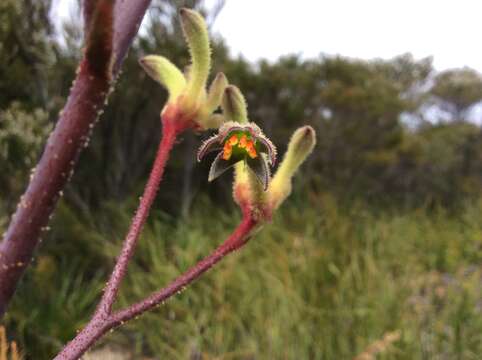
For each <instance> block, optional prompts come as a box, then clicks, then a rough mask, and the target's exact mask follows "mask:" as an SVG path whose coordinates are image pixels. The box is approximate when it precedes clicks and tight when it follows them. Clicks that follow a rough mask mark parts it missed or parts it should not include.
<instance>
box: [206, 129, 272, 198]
mask: <svg viewBox="0 0 482 360" xmlns="http://www.w3.org/2000/svg"><path fill="white" fill-rule="evenodd" d="M213 151H216V152H218V154H217V156H216V158H215V159H214V162H213V163H212V165H211V169H210V171H209V179H208V180H209V181H213V180H214V179H216V178H218V177H219V176H220V175H221V174H223V173H224V172H225V171H226V170H228V169H229V168H231V167H233V166H234V165H235V164H237V163H238V162H240V161H244V163H245V165H246V166H248V167H249V168H250V169H251V170H252V171H253V173H254V174H255V175H256V177H257V179H258V180H259V181H260V182H261V184H262V186H263V189H264V190H266V189H267V187H268V182H269V176H270V172H269V168H270V166H273V165H274V163H275V162H276V148H275V146H274V145H273V143H272V142H271V141H270V140H269V139H268V138H267V137H266V136H265V135H264V134H263V132H262V131H261V129H260V128H259V127H258V126H257V125H256V124H254V123H247V124H240V123H238V122H234V121H230V122H227V123H225V124H223V125H222V126H221V128H220V129H219V132H218V133H217V134H216V135H214V136H212V137H210V138H209V139H208V140H206V141H205V142H204V143H203V144H202V145H201V147H200V148H199V151H198V153H197V159H198V161H201V160H202V158H203V157H204V156H205V155H206V154H207V153H210V152H213Z"/></svg>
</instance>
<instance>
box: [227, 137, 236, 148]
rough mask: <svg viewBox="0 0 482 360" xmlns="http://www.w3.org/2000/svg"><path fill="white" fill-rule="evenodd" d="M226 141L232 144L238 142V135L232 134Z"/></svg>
mask: <svg viewBox="0 0 482 360" xmlns="http://www.w3.org/2000/svg"><path fill="white" fill-rule="evenodd" d="M228 143H229V144H230V145H231V146H233V145H236V144H237V143H238V137H237V136H236V135H233V136H231V137H230V138H229V140H228Z"/></svg>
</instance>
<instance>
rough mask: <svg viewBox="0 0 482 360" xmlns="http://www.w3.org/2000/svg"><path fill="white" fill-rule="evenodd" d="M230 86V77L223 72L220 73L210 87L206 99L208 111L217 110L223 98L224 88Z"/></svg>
mask: <svg viewBox="0 0 482 360" xmlns="http://www.w3.org/2000/svg"><path fill="white" fill-rule="evenodd" d="M227 86H228V79H226V76H225V75H224V74H223V73H218V74H217V75H216V77H215V78H214V80H213V82H212V83H211V86H210V87H209V91H208V97H207V99H206V110H207V112H208V113H212V112H213V111H215V110H216V109H217V108H218V107H219V106H220V105H221V100H222V98H223V94H224V90H225V89H226V87H227Z"/></svg>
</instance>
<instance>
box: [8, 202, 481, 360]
mask: <svg viewBox="0 0 482 360" xmlns="http://www.w3.org/2000/svg"><path fill="white" fill-rule="evenodd" d="M286 205H287V206H286V207H285V209H283V211H282V212H281V213H279V214H277V216H276V217H275V219H274V221H273V223H272V224H270V225H268V226H267V227H266V228H265V229H264V230H263V231H262V232H261V233H260V234H259V235H257V236H256V237H255V238H254V239H253V240H252V241H251V242H250V243H248V245H247V246H246V247H245V248H244V249H243V250H241V251H239V252H238V253H236V254H233V255H231V256H230V257H228V258H227V259H225V260H224V261H223V262H222V263H221V264H219V265H218V266H217V267H215V268H214V269H213V270H211V271H210V272H209V273H207V274H206V275H205V276H204V277H203V278H201V279H200V280H199V281H198V282H196V283H195V284H194V285H193V286H191V287H190V288H188V289H186V290H185V291H184V292H182V293H180V294H178V295H177V296H175V297H174V298H172V299H171V300H169V301H167V302H166V303H165V304H163V305H162V306H161V307H159V308H158V309H156V310H155V311H154V312H151V313H149V314H146V315H144V316H142V317H140V318H139V319H137V320H134V321H132V322H131V323H129V324H126V325H125V326H124V327H122V328H120V329H118V330H116V331H115V332H114V333H112V334H109V335H108V336H107V337H106V338H105V340H104V341H103V343H104V344H114V343H115V344H116V345H121V346H126V348H127V347H128V349H129V350H131V351H133V352H134V353H136V354H138V355H139V354H141V353H143V354H145V355H150V356H152V357H154V358H159V359H188V358H190V357H191V356H194V355H199V354H202V355H204V357H205V358H206V359H211V358H222V359H253V358H256V359H351V358H353V357H354V356H356V355H357V354H359V353H362V352H363V351H364V349H366V348H367V347H368V346H369V345H370V344H371V343H373V342H374V341H376V340H379V339H382V338H383V336H384V334H386V333H388V332H391V331H397V330H398V331H400V334H401V337H400V340H398V341H396V342H394V343H393V344H392V345H391V346H389V347H388V348H387V349H386V351H385V352H383V353H382V354H381V355H380V356H379V357H378V358H379V359H480V354H482V313H481V312H482V269H481V264H482V222H481V221H480V220H481V214H482V203H479V204H472V205H467V206H466V207H465V209H464V210H463V211H460V212H459V213H458V214H455V215H454V214H448V213H446V212H445V211H443V210H432V211H427V210H423V209H421V210H413V211H409V212H398V213H396V212H392V213H390V214H389V213H382V214H380V213H377V214H375V213H374V212H373V211H369V210H368V209H366V208H364V207H363V206H361V205H357V206H353V207H352V208H351V209H348V210H347V209H344V210H343V209H341V208H339V207H338V206H337V205H336V203H335V201H334V200H333V199H331V198H330V197H324V198H322V200H317V199H315V200H311V201H310V202H302V201H301V200H300V201H298V202H296V201H292V202H291V203H288V204H286ZM115 208H116V207H111V208H110V210H109V212H107V213H106V218H109V219H110V221H109V222H106V221H103V220H98V221H96V222H94V221H89V222H85V221H84V222H85V224H84V225H83V226H85V227H86V228H87V227H92V226H94V228H96V229H97V230H98V233H95V234H94V235H89V234H88V231H87V230H86V234H85V235H84V236H83V237H82V236H81V235H79V234H78V233H77V237H78V238H79V239H77V240H76V241H79V243H82V244H83V243H84V242H85V241H86V240H85V239H89V240H88V241H90V242H94V241H95V242H96V244H95V245H92V244H91V245H90V246H88V247H86V248H89V249H90V250H89V251H94V250H93V249H95V251H96V252H97V255H96V257H94V258H95V259H104V260H103V261H102V264H101V263H99V264H98V267H97V268H95V266H96V265H95V263H94V264H92V261H91V262H85V261H82V259H83V257H86V256H89V255H88V253H87V252H86V253H85V254H84V255H83V254H79V253H78V252H77V254H78V255H77V258H78V259H79V261H73V262H71V261H63V262H62V261H60V260H55V259H56V258H57V257H48V254H47V252H48V249H49V246H47V247H46V248H45V249H44V250H43V251H42V252H41V254H39V256H38V261H37V265H36V266H35V267H34V268H32V270H31V271H30V274H29V275H28V277H27V279H26V280H25V281H24V283H23V285H22V287H21V288H20V290H19V293H18V296H17V297H16V299H15V301H14V304H13V306H12V307H11V310H10V312H9V315H8V317H7V320H6V322H7V329H8V332H9V334H13V335H14V337H15V338H16V339H17V340H19V341H20V343H21V348H23V349H24V350H25V351H27V352H28V353H29V354H30V357H31V358H32V359H43V358H45V359H48V358H49V356H51V354H52V353H53V352H54V351H55V350H56V349H57V348H58V346H60V344H61V343H62V342H63V341H65V339H66V338H68V337H70V336H72V335H73V334H74V332H75V329H77V328H78V327H80V326H81V324H82V322H83V320H87V316H88V313H89V312H90V311H92V306H93V305H94V303H95V298H96V297H97V296H98V292H99V289H100V287H101V286H102V279H105V272H106V271H107V269H108V268H109V266H106V264H109V261H107V260H110V261H112V260H113V256H114V255H115V254H116V253H117V251H118V248H119V244H120V239H121V238H122V234H123V231H124V230H125V227H126V222H127V221H128V220H127V219H128V214H129V212H128V211H125V210H124V209H123V208H117V210H113V209H115ZM61 214H62V213H61ZM207 215H208V216H207ZM62 216H66V215H65V214H64V215H59V217H60V219H58V221H56V223H57V225H58V227H60V228H61V224H62ZM238 219H239V214H237V212H235V211H233V212H232V213H231V212H229V213H228V212H227V211H222V210H219V209H215V208H214V207H213V206H210V205H206V204H198V206H196V210H195V211H194V213H193V215H192V217H191V218H190V219H189V221H187V222H184V223H176V222H175V221H174V220H173V219H170V218H168V217H166V216H165V215H162V214H159V213H156V214H154V219H153V220H152V221H151V222H150V223H149V226H148V228H147V229H146V231H145V233H144V235H143V237H142V240H141V244H140V247H139V249H138V252H137V254H136V257H135V261H134V262H133V263H132V264H131V266H130V268H129V275H128V278H127V279H126V281H125V283H124V286H123V287H122V298H121V303H122V304H126V303H128V302H131V301H134V300H136V299H140V298H141V297H143V296H145V295H146V294H147V293H149V292H150V291H153V290H155V289H157V288H159V287H161V286H163V285H165V284H166V283H167V282H168V281H169V280H170V279H173V278H174V277H175V276H176V275H178V274H179V273H180V272H181V271H183V270H185V269H186V268H187V267H188V266H190V265H191V264H193V263H194V262H195V261H197V260H199V259H200V258H201V257H202V256H204V255H206V254H208V252H209V251H210V250H211V249H213V248H214V247H215V246H216V245H217V244H219V242H220V241H222V239H224V238H225V237H226V236H227V235H228V233H229V232H230V230H231V229H232V228H233V227H234V226H235V224H236V221H237V220H238ZM87 223H88V224H87ZM67 224H69V223H68V222H67ZM86 224H87V225H88V226H87V225H86ZM116 224H121V225H116ZM54 226H55V224H54ZM54 226H53V227H54ZM66 226H67V225H66ZM68 226H69V227H70V226H72V225H68ZM54 228H55V227H54ZM80 228H81V226H80V225H77V226H76V229H77V230H79V229H80ZM57 231H58V232H59V233H60V234H63V235H61V236H67V235H68V228H67V229H66V230H64V231H62V229H60V230H57ZM104 237H105V239H114V240H112V241H109V240H100V239H102V238H104ZM64 241H68V240H67V239H64ZM57 242H58V243H59V246H60V244H61V243H62V241H61V239H60V240H59V239H57ZM70 245H71V247H72V246H74V245H72V244H70ZM69 249H70V247H69ZM82 255H83V256H82ZM44 257H45V259H49V260H48V261H50V262H53V263H54V264H53V265H49V264H48V261H47V260H41V261H40V259H44ZM86 264H88V265H86ZM49 266H54V267H55V269H56V271H54V272H53V273H52V270H48V267H49ZM93 267H94V268H95V269H93ZM46 268H47V269H46ZM45 274H47V275H45ZM43 277H46V278H47V279H48V281H47V280H45V279H44V278H43ZM46 281H47V283H48V284H50V285H49V286H50V288H49V290H48V292H47V293H46V294H43V292H44V291H45V288H46V287H45V286H46V285H45V283H46ZM42 284H43V285H42ZM62 284H63V285H62ZM47 295H48V296H47ZM37 299H40V300H41V301H40V300H38V301H36V300H37ZM46 338H48V340H47V339H46Z"/></svg>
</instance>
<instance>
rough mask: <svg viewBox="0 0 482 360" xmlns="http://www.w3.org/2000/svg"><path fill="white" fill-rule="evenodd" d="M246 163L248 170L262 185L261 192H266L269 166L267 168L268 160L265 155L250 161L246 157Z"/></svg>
mask: <svg viewBox="0 0 482 360" xmlns="http://www.w3.org/2000/svg"><path fill="white" fill-rule="evenodd" d="M246 161H247V163H248V166H249V167H250V169H251V170H252V171H253V173H254V174H255V175H256V177H257V178H258V180H259V181H260V182H261V184H262V185H263V190H265V191H266V189H267V188H268V183H269V175H270V174H269V166H268V159H267V157H266V155H265V154H260V156H258V157H256V158H254V159H251V158H249V157H248V159H247V160H246Z"/></svg>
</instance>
